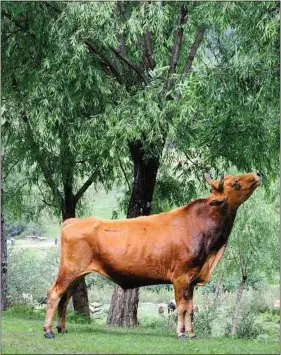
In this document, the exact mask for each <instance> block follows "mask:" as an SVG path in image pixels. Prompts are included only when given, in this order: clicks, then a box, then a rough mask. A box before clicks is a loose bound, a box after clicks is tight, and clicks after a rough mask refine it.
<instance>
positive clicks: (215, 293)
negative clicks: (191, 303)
mask: <svg viewBox="0 0 281 355" xmlns="http://www.w3.org/2000/svg"><path fill="white" fill-rule="evenodd" d="M222 277H223V270H221V272H220V274H219V277H218V280H217V282H216V287H215V292H214V302H215V301H216V299H217V298H218V297H219V294H220V288H221V282H222Z"/></svg>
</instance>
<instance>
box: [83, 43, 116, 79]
mask: <svg viewBox="0 0 281 355" xmlns="http://www.w3.org/2000/svg"><path fill="white" fill-rule="evenodd" d="M84 43H85V44H86V46H87V47H88V49H89V51H90V52H92V53H95V54H97V55H98V56H99V58H100V59H101V64H103V65H105V66H106V67H107V68H108V69H109V70H110V71H111V72H112V74H113V75H114V76H115V78H116V79H117V81H118V83H119V84H122V80H121V76H120V73H119V72H118V70H117V69H116V67H115V65H114V64H113V63H112V62H111V61H110V60H109V59H108V58H106V56H105V55H104V54H103V53H102V52H100V51H98V50H97V49H96V48H95V47H94V46H93V44H92V43H91V42H90V41H89V40H85V41H84Z"/></svg>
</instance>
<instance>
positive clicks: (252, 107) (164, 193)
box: [2, 1, 280, 326]
mask: <svg viewBox="0 0 281 355" xmlns="http://www.w3.org/2000/svg"><path fill="white" fill-rule="evenodd" d="M279 26H280V24H279V3H278V2H259V3H251V2H248V3H247V2H246V3H237V2H225V3H224V2H221V3H215V2H203V3H201V2H161V1H159V2H109V3H95V2H88V3H78V2H77V3H75V2H71V3H68V2H53V1H52V2H48V1H45V2H40V3H36V2H30V3H8V2H4V3H3V4H2V63H3V65H2V88H3V95H2V133H3V134H2V137H3V143H4V163H3V170H4V182H5V184H6V186H7V191H6V192H5V193H4V210H5V206H7V207H6V210H10V211H12V215H13V214H14V216H15V215H16V213H17V214H18V215H20V213H19V211H21V210H22V208H23V206H24V203H22V202H24V201H25V199H24V198H23V197H22V195H21V193H22V191H23V189H26V188H27V186H28V187H29V188H32V187H33V188H34V186H36V188H37V189H38V191H40V194H41V200H42V202H43V205H45V206H47V208H48V209H49V210H51V211H53V213H54V214H56V215H57V216H60V218H61V220H64V219H66V218H69V217H74V216H76V215H77V211H78V216H79V211H82V208H83V204H85V203H86V201H85V200H84V199H83V196H85V192H86V191H87V189H88V188H89V187H90V186H91V185H92V184H94V185H97V184H102V185H103V186H104V187H105V188H106V189H107V190H109V189H111V188H112V186H113V184H119V185H122V186H126V192H125V194H124V198H123V204H122V206H123V209H124V211H125V212H126V215H127V218H132V217H137V216H140V215H148V214H150V213H151V212H153V213H156V212H159V211H162V210H166V209H170V208H172V207H173V206H175V205H177V206H178V205H181V204H184V203H186V202H188V201H189V200H190V199H191V198H194V197H196V196H198V192H199V191H200V190H199V189H202V186H203V181H202V177H203V172H204V171H205V170H211V171H212V173H213V174H217V172H218V171H221V170H224V171H228V172H229V171H230V169H232V168H236V169H238V171H240V172H243V171H251V170H259V171H262V172H263V173H264V174H265V176H266V180H265V181H266V182H265V185H266V186H267V187H268V190H269V186H270V182H271V181H273V180H274V179H275V178H276V177H277V175H278V171H279V159H278V157H279V155H278V154H279V119H278V117H279ZM18 179H20V180H22V186H21V185H19V183H18V181H19V180H18ZM198 181H199V184H198V183H197V182H198ZM15 191H16V193H15ZM43 205H42V206H43ZM7 213H10V212H8V211H7ZM80 213H81V212H80ZM247 235H248V236H249V234H247ZM240 259H241V258H240ZM138 299H139V290H138V289H134V290H127V291H124V290H122V289H121V288H119V287H117V286H116V287H115V290H114V292H113V296H112V302H111V308H110V311H109V316H108V323H109V324H111V325H122V326H133V325H136V324H137V307H138ZM73 304H74V308H75V310H76V311H77V312H80V313H83V314H84V315H86V316H87V317H89V307H88V300H87V291H86V287H85V281H82V282H81V283H80V284H79V286H78V288H77V290H76V291H75V292H74V295H73Z"/></svg>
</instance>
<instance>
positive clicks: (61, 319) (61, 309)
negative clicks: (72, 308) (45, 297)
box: [57, 288, 73, 334]
mask: <svg viewBox="0 0 281 355" xmlns="http://www.w3.org/2000/svg"><path fill="white" fill-rule="evenodd" d="M72 293H73V291H72V290H71V289H70V288H68V289H67V291H66V292H65V293H64V295H63V296H62V298H61V299H60V301H59V304H58V324H57V331H58V333H62V334H63V333H67V330H66V328H65V316H66V310H67V306H68V303H69V300H70V298H71V296H72Z"/></svg>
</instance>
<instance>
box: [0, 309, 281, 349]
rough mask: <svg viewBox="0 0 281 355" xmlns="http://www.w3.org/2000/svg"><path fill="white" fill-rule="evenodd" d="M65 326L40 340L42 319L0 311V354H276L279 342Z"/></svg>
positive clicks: (152, 330) (171, 332)
mask: <svg viewBox="0 0 281 355" xmlns="http://www.w3.org/2000/svg"><path fill="white" fill-rule="evenodd" d="M98 323H100V321H96V322H95V323H93V324H90V325H84V324H77V323H73V322H69V323H68V330H69V332H68V334H65V335H57V336H56V338H55V339H44V337H43V331H42V325H43V317H42V316H41V315H38V316H34V315H32V316H28V315H23V314H15V313H12V312H4V313H3V314H2V349H1V350H2V351H1V353H2V354H102V353H107V354H113V353H115V354H277V353H279V352H280V346H279V341H277V340H275V341H273V340H241V339H230V338H212V339H210V338H198V339H197V340H187V341H178V340H177V339H176V338H175V334H174V332H173V331H171V330H164V329H160V330H159V329H147V328H146V327H144V326H140V327H138V328H136V329H116V328H108V327H106V326H105V325H104V324H100V325H99V324H98Z"/></svg>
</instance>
